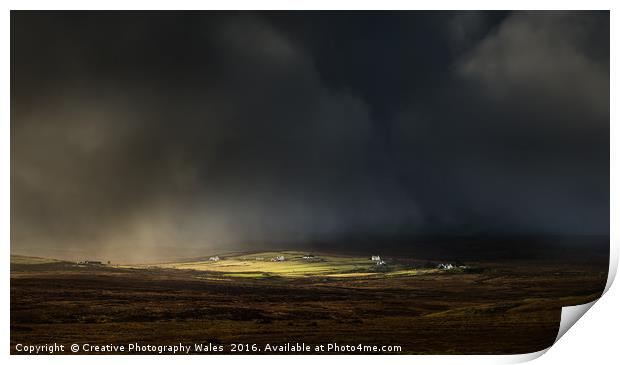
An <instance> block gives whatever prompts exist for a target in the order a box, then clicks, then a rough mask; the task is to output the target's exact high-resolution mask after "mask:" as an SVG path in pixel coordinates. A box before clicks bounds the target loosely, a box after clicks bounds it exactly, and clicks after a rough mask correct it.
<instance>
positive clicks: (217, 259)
mask: <svg viewBox="0 0 620 365" xmlns="http://www.w3.org/2000/svg"><path fill="white" fill-rule="evenodd" d="M209 261H213V262H218V261H220V257H219V256H211V257H209Z"/></svg>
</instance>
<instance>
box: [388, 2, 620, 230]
mask: <svg viewBox="0 0 620 365" xmlns="http://www.w3.org/2000/svg"><path fill="white" fill-rule="evenodd" d="M608 44H609V34H608V16H607V14H606V13H602V14H601V13H572V12H515V13H513V14H511V15H510V16H508V17H507V18H506V19H505V20H504V21H503V22H502V23H501V24H499V25H498V26H497V27H495V28H493V29H491V30H490V31H489V32H488V34H487V35H486V36H485V37H484V38H483V39H481V40H480V42H478V43H477V44H476V45H474V46H473V47H471V48H470V49H469V50H468V51H466V52H464V53H463V54H462V55H461V56H460V57H458V58H457V59H456V60H455V61H454V63H453V66H452V70H453V75H454V77H453V79H452V80H450V81H449V82H447V83H446V84H445V85H443V86H442V87H441V88H439V89H438V90H437V91H436V92H435V96H434V97H433V99H434V100H433V101H432V102H431V104H432V105H431V106H429V105H428V104H426V105H422V106H420V107H418V108H410V109H407V110H406V111H405V112H403V113H402V114H401V117H400V122H399V123H397V125H398V126H399V127H398V128H397V129H396V132H395V135H396V136H395V140H396V141H398V144H399V146H400V148H401V151H403V152H402V153H401V154H400V155H401V156H407V155H411V154H416V153H417V154H425V155H426V157H425V158H422V159H418V160H417V163H418V165H417V166H416V168H415V169H414V170H408V171H406V172H405V173H404V176H405V177H406V179H407V180H408V181H411V183H412V184H415V183H416V179H417V178H416V176H424V179H426V180H427V181H429V183H427V184H425V183H421V184H420V185H419V186H418V189H417V191H418V192H420V195H421V196H422V197H424V196H429V195H431V196H433V198H430V199H428V201H427V202H424V203H421V204H422V205H423V206H425V207H430V209H428V210H427V211H430V212H432V213H431V215H432V216H433V217H436V218H434V219H436V220H438V222H440V224H442V225H443V227H444V229H445V230H448V231H450V230H456V231H461V232H462V231H463V230H464V231H470V232H480V231H481V230H482V231H484V230H490V231H500V232H501V231H504V232H531V233H533V232H539V233H540V232H544V233H548V234H551V233H557V232H562V233H564V234H602V233H605V232H607V231H608V229H609V215H608V214H609V168H608V164H609V141H608V140H609V62H608V61H609V54H608V50H609V48H608ZM429 135H432V136H434V138H432V139H428V138H427V137H428V136H429ZM429 151H432V152H430V153H429ZM403 163H406V160H403ZM404 170H406V168H405V169H404ZM431 192H434V194H432V193H431ZM437 197H439V198H437ZM423 199H424V198H423ZM465 216H466V217H468V219H462V217H465ZM442 217H443V219H442Z"/></svg>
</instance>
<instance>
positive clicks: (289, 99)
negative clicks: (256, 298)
mask: <svg viewBox="0 0 620 365" xmlns="http://www.w3.org/2000/svg"><path fill="white" fill-rule="evenodd" d="M608 234H609V12H550V11H536V12H524V11H518V12H504V11H502V12H474V11H457V12H446V11H444V12H428V11H407V12H405V11H402V12H362V11H357V12H354V11H346V12H204V11H201V12H198V11H192V12H168V11H165V12H144V11H139V12H76V11H73V12H30V11H13V12H11V250H12V252H14V253H27V254H38V255H39V256H41V255H47V256H54V257H85V256H89V257H106V258H113V259H126V260H139V259H141V258H144V259H146V258H154V257H163V256H166V255H171V254H173V255H175V256H179V257H182V256H190V255H195V254H199V253H201V252H212V251H222V250H249V249H268V248H289V249H312V248H315V247H322V248H324V247H328V248H329V247H334V248H338V249H342V250H345V249H351V250H360V249H366V248H367V247H368V248H371V247H375V246H376V245H380V244H387V243H389V242H398V243H397V245H400V246H402V248H403V250H404V249H407V248H411V247H413V246H415V245H416V244H418V243H417V240H416V238H415V237H429V236H438V237H463V236H467V237H487V236H545V235H555V236H588V235H603V236H605V235H608ZM369 237H371V238H372V239H370V238H369ZM319 243H320V244H319ZM454 244H455V245H457V244H458V243H454Z"/></svg>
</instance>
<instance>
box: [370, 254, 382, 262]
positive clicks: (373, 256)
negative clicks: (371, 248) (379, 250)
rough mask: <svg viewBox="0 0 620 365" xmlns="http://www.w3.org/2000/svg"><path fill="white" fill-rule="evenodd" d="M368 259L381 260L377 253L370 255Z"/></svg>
mask: <svg viewBox="0 0 620 365" xmlns="http://www.w3.org/2000/svg"><path fill="white" fill-rule="evenodd" d="M370 259H371V260H372V261H381V256H379V255H372V256H371V257H370Z"/></svg>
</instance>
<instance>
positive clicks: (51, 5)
mask: <svg viewBox="0 0 620 365" xmlns="http://www.w3.org/2000/svg"><path fill="white" fill-rule="evenodd" d="M5 3H6V4H8V6H7V8H6V10H5V12H3V14H2V25H3V26H2V37H1V38H0V39H1V40H0V42H2V49H4V50H9V49H10V13H9V10H10V9H15V10H28V9H30V10H37V9H39V10H49V9H92V10H96V9H102V10H103V9H110V10H113V9H123V10H134V9H158V10H179V9H181V10H184V9H214V10H227V9H293V10H306V9H307V10H312V9H332V10H339V9H383V10H388V9H419V10H463V9H498V10H510V9H515V10H524V9H536V10H548V9H589V10H594V9H611V10H612V11H611V15H610V16H611V39H612V42H611V43H612V45H611V60H612V62H611V100H612V101H613V100H615V98H614V96H617V93H616V92H614V87H615V85H618V77H617V73H616V72H614V67H615V66H616V65H615V64H614V62H613V61H616V60H617V59H618V57H617V47H616V45H615V44H614V40H618V39H620V38H619V37H618V27H617V26H615V24H616V23H617V20H618V16H616V14H615V9H616V7H614V6H613V5H614V4H616V3H617V2H612V1H604V0H598V1H597V0H591V1H575V0H569V1H557V2H552V1H542V0H522V1H514V0H511V1H502V2H497V1H481V0H474V1H467V2H465V1H458V0H452V1H432V2H431V1H427V2H411V1H404V0H381V1H375V2H370V1H363V0H362V1H354V0H350V1H342V0H314V1H308V0H306V1H295V2H291V1H285V0H263V1H248V0H246V1H243V0H233V1H226V2H218V3H215V2H204V1H191V0H175V1H161V0H153V1H143V2H142V1H133V0H107V1H88V2H81V1H76V0H73V1H67V0H61V1H54V2H52V1H41V0H39V1H7V2H5ZM4 54H5V55H8V53H4ZM2 62H3V68H4V70H5V72H4V73H2V76H1V77H2V81H3V85H4V86H5V87H4V89H3V94H4V95H3V98H2V101H1V102H2V106H3V108H2V110H3V111H4V115H5V117H4V118H3V120H2V124H1V125H2V127H1V128H2V133H1V137H0V138H1V142H0V148H1V149H2V154H1V157H0V170H1V173H2V177H3V178H2V180H1V182H0V183H1V184H2V189H1V193H0V194H1V195H0V196H1V198H2V199H1V201H2V202H3V203H4V204H2V209H1V210H0V215H1V221H0V229H1V231H2V233H3V237H4V241H5V242H6V246H5V247H6V251H5V252H6V253H7V255H6V256H5V257H4V260H3V261H2V266H3V268H4V272H5V274H4V276H3V277H2V280H1V281H2V289H3V293H4V295H5V296H4V300H3V301H2V303H1V306H2V322H3V325H2V330H1V333H2V335H1V336H2V341H3V343H4V344H6V346H7V348H6V350H5V351H6V352H5V354H4V357H5V359H4V360H8V361H10V362H12V363H13V362H14V363H31V362H34V361H40V362H43V363H57V364H80V365H83V363H84V362H85V361H86V362H88V363H92V364H106V365H108V363H109V362H110V360H113V361H115V362H116V361H120V362H122V363H125V362H127V363H128V362H132V363H135V362H140V363H142V362H144V363H146V362H147V361H148V363H149V364H151V363H168V362H172V361H174V362H178V361H182V362H184V363H185V362H189V363H200V364H204V363H205V362H219V361H225V362H232V363H240V364H241V363H247V362H248V361H250V362H252V363H257V362H258V363H261V364H273V365H279V364H286V365H289V363H290V361H295V362H296V363H299V364H300V365H303V364H313V365H315V364H316V363H317V362H324V361H327V362H334V363H335V362H338V363H341V362H346V361H355V362H356V363H360V364H371V363H376V362H377V361H378V362H389V363H390V364H410V363H411V361H424V363H431V364H442V363H450V364H452V363H454V362H459V363H470V364H495V363H514V362H523V361H529V360H532V359H535V358H537V357H539V356H541V355H542V354H544V353H546V352H547V350H543V351H540V352H537V353H532V354H524V355H512V356H511V355H501V356H481V355H480V356H479V355H473V356H464V355H454V356H447V355H429V356H415V355H405V356H393V355H378V356H372V357H370V356H363V355H353V356H352V357H349V356H342V355H339V356H329V355H302V356H295V357H294V358H293V357H290V356H281V355H280V356H252V357H249V358H248V356H231V355H210V356H209V357H203V356H184V357H181V358H179V357H171V356H134V355H121V356H114V357H106V356H89V357H88V359H87V360H86V359H85V358H83V357H82V356H45V357H33V356H9V354H8V353H9V349H8V344H9V343H10V328H9V304H10V301H9V298H8V293H9V292H10V280H9V275H8V272H10V268H9V257H10V244H9V242H10V204H9V203H10V122H9V121H10V111H9V107H10V104H9V100H10V99H9V98H10V71H9V70H10V58H9V57H7V56H5V57H3V58H2ZM617 126H618V124H617V107H616V105H614V104H613V103H611V134H610V138H611V152H610V154H611V157H612V158H611V187H612V190H611V255H610V277H609V279H608V283H607V287H606V291H607V290H608V289H609V288H610V285H611V283H612V281H613V279H614V277H615V273H616V271H617V266H618V239H617V238H618V227H620V226H619V225H618V219H617V212H618V207H619V203H620V200H619V197H618V194H615V193H614V187H617V186H619V185H618V183H619V182H620V180H619V178H618V161H619V158H618V157H620V151H619V149H618V148H617V147H616V146H615V144H614V142H618V141H619V140H620V139H619V132H618V127H617ZM599 302H601V303H602V304H598V305H597V306H596V308H597V309H596V310H594V311H591V312H593V313H587V314H586V316H587V317H588V318H590V319H589V320H588V323H577V325H576V327H582V328H581V329H580V331H583V332H582V333H575V334H574V336H571V335H569V336H565V338H563V339H562V340H561V341H560V342H559V343H558V344H557V345H554V346H553V348H554V349H556V351H549V353H548V355H545V356H544V357H542V358H541V359H540V360H538V362H539V363H556V362H562V363H580V364H582V363H583V362H584V361H590V360H591V359H592V358H593V357H594V358H599V359H601V360H603V359H606V360H608V359H612V358H615V357H616V356H617V354H616V352H615V346H616V343H615V341H614V339H615V338H616V337H615V335H614V334H615V332H617V328H619V326H618V324H619V321H618V315H617V314H616V313H615V311H614V308H617V307H618V306H619V304H618V303H619V302H620V300H619V298H618V293H617V290H615V291H614V290H611V291H610V292H607V293H606V294H605V295H604V297H603V298H601V299H600V300H599ZM599 307H600V308H599ZM582 314H583V313H582ZM580 322H584V321H580ZM558 338H559V337H558ZM575 340H577V341H578V342H577V343H575ZM591 349H596V350H597V352H596V354H591V353H590V352H589V350H591ZM548 361H549V362H548Z"/></svg>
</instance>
